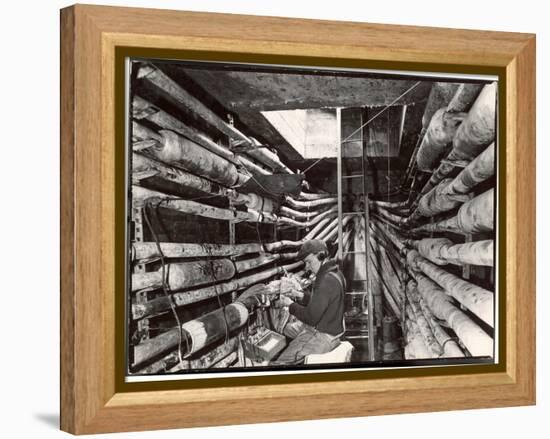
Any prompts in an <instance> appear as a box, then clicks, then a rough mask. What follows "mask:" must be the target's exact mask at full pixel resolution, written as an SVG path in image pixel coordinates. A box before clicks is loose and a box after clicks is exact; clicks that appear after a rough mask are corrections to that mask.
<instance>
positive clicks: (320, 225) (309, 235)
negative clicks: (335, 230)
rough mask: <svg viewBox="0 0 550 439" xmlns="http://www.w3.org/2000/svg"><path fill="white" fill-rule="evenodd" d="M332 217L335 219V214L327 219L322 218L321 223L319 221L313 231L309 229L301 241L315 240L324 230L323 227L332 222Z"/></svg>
mask: <svg viewBox="0 0 550 439" xmlns="http://www.w3.org/2000/svg"><path fill="white" fill-rule="evenodd" d="M333 217H336V218H338V217H337V216H336V214H334V215H332V216H329V217H327V218H324V219H322V220H321V221H319V222H318V223H317V224H316V225H315V227H314V228H313V229H311V230H310V231H309V232H308V233H307V235H306V236H304V238H303V239H302V240H303V241H308V240H310V239H315V237H316V236H317V235H318V234H319V233H321V231H322V230H325V226H326V225H327V224H329V222H330V221H331V220H332V218H333Z"/></svg>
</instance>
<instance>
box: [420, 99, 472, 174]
mask: <svg viewBox="0 0 550 439" xmlns="http://www.w3.org/2000/svg"><path fill="white" fill-rule="evenodd" d="M465 117H466V113H449V112H448V111H447V108H446V107H443V108H440V109H439V110H437V111H436V112H435V113H434V115H433V117H432V120H431V121H430V125H429V126H428V129H427V130H426V134H425V135H424V138H423V139H422V143H421V144H420V148H419V149H418V153H417V155H416V164H417V166H418V169H420V170H421V171H426V172H428V171H433V170H434V168H435V167H436V166H437V164H438V163H439V162H440V161H441V159H442V158H443V157H445V155H447V154H448V153H449V151H450V149H451V148H452V145H450V144H451V141H452V140H453V137H454V136H455V133H456V131H457V129H458V126H459V125H460V124H461V123H462V121H463V120H464V118H465Z"/></svg>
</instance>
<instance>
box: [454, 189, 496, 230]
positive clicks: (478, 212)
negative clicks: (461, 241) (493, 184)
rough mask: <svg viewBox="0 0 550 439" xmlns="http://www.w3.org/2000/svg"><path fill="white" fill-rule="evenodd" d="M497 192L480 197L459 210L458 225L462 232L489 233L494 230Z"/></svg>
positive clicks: (488, 192)
mask: <svg viewBox="0 0 550 439" xmlns="http://www.w3.org/2000/svg"><path fill="white" fill-rule="evenodd" d="M494 200H495V190H494V189H489V190H488V191H486V192H484V193H482V194H481V195H478V196H477V197H475V198H473V199H472V200H470V201H468V202H467V203H464V204H463V205H462V207H461V208H460V209H459V211H458V214H457V215H456V217H457V224H458V228H459V229H460V230H464V231H466V232H470V233H477V232H489V231H492V230H493V228H494V214H495V206H494V203H495V201H494Z"/></svg>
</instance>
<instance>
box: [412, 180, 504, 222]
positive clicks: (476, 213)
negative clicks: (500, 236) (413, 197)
mask: <svg viewBox="0 0 550 439" xmlns="http://www.w3.org/2000/svg"><path fill="white" fill-rule="evenodd" d="M494 212H495V211H494V189H489V190H488V191H486V192H484V193H482V194H480V195H478V196H477V197H475V198H473V199H471V200H470V201H468V202H467V203H464V204H463V205H462V207H461V208H460V209H459V210H458V213H457V214H456V216H454V217H452V218H448V219H445V220H442V221H438V222H436V223H428V224H424V225H423V226H420V227H417V228H415V229H413V230H411V232H412V233H417V232H454V233H480V232H491V231H492V230H493V228H494Z"/></svg>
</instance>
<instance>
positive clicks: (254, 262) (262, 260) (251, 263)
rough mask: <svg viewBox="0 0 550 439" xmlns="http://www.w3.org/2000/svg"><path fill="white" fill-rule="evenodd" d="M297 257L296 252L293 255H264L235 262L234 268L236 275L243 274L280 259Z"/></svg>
mask: <svg viewBox="0 0 550 439" xmlns="http://www.w3.org/2000/svg"><path fill="white" fill-rule="evenodd" d="M297 255H298V252H294V253H272V254H269V253H265V254H262V255H260V256H257V257H255V258H252V259H244V260H240V261H235V268H236V270H237V273H243V272H245V271H249V270H252V269H256V268H258V267H261V266H263V265H267V264H271V263H273V262H276V261H278V260H280V259H282V260H291V259H296V256H297Z"/></svg>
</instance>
